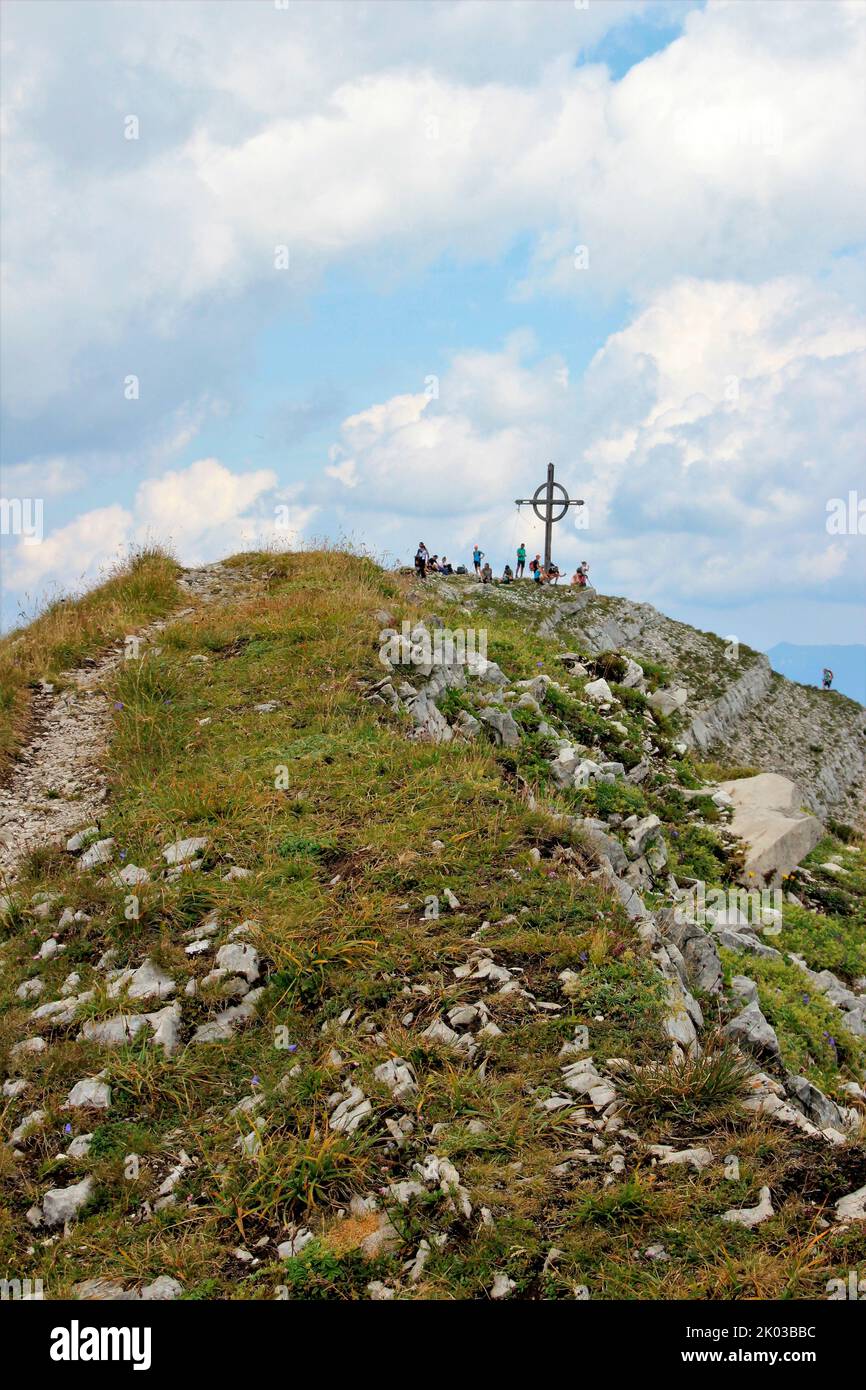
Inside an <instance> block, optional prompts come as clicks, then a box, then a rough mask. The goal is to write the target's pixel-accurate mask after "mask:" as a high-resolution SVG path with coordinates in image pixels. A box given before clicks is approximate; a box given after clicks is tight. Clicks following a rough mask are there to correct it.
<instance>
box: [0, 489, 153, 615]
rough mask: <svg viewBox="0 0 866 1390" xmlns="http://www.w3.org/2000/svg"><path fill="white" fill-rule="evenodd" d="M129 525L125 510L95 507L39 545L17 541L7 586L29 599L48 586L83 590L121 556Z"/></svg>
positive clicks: (130, 520) (130, 523)
mask: <svg viewBox="0 0 866 1390" xmlns="http://www.w3.org/2000/svg"><path fill="white" fill-rule="evenodd" d="M131 525H132V516H131V514H130V513H129V512H128V511H127V510H126V509H125V508H124V507H120V506H117V505H114V506H110V507H97V508H96V509H94V510H93V511H90V512H85V513H84V514H83V515H81V516H78V517H76V518H75V520H74V521H70V522H69V523H68V524H67V525H66V526H61V527H59V528H58V530H56V531H53V532H51V533H50V534H49V535H47V536H45V537H43V539H42V540H41V541H40V542H39V544H38V545H34V544H25V542H24V541H19V542H18V543H17V544H16V545H15V547H14V549H12V551H11V565H10V567H9V570H8V572H7V583H8V584H9V585H10V587H12V588H15V589H18V590H21V591H24V592H26V593H28V594H31V595H32V594H33V592H34V591H35V590H37V589H43V588H45V587H46V586H48V585H58V586H59V587H61V588H64V589H65V588H69V587H72V588H75V589H79V588H86V587H87V586H88V585H90V584H92V583H93V582H94V580H96V579H97V578H98V576H99V574H100V572H101V571H102V570H104V569H105V568H106V567H107V566H109V565H111V564H112V563H113V562H114V561H116V560H117V559H119V558H120V557H121V556H122V555H123V553H124V550H125V547H126V546H127V544H128V540H129V535H130V527H131Z"/></svg>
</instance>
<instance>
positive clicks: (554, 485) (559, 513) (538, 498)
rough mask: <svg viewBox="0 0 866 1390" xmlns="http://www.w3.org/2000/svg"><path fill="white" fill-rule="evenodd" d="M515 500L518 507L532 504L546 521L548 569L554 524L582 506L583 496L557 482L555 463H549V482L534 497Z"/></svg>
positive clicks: (545, 537)
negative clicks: (572, 496)
mask: <svg viewBox="0 0 866 1390" xmlns="http://www.w3.org/2000/svg"><path fill="white" fill-rule="evenodd" d="M514 500H515V502H516V504H517V507H518V508H520V507H525V506H531V507H532V510H533V511H534V512H535V515H536V516H537V517H538V519H539V521H543V522H544V569H545V571H547V570H549V569H550V567H551V565H552V563H553V559H552V556H551V550H552V540H553V524H554V522H555V521H561V520H562V518H563V517H564V516H565V514H566V512H567V511H568V509H569V507H582V506H583V498H571V497H569V495H568V493H567V492H566V490H565V488H564V487H563V486H562V483H558V482H556V480H555V478H554V472H553V464H552V463H549V464H548V465H547V482H546V483H542V484H541V486H540V487H537V488H536V489H535V492H534V493H533V495H532V497H516V498H515V499H514ZM530 568H531V566H530Z"/></svg>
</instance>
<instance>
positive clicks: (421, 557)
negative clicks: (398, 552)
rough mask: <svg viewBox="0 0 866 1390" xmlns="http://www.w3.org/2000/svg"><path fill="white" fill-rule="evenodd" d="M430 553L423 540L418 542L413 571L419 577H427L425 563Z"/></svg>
mask: <svg viewBox="0 0 866 1390" xmlns="http://www.w3.org/2000/svg"><path fill="white" fill-rule="evenodd" d="M429 559H430V554H429V552H428V550H427V547H426V545H425V544H424V542H423V541H419V542H418V549H417V550H416V551H415V573H416V574H417V575H418V578H419V579H426V578H427V564H428V561H429Z"/></svg>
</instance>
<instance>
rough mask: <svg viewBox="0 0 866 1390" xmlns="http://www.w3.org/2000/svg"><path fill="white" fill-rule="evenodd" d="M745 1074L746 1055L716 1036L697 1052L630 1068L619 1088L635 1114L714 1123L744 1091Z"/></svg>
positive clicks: (729, 1111) (648, 1118)
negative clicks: (656, 1063) (698, 1053)
mask: <svg viewBox="0 0 866 1390" xmlns="http://www.w3.org/2000/svg"><path fill="white" fill-rule="evenodd" d="M749 1075H750V1071H749V1067H748V1065H747V1063H746V1062H745V1061H744V1059H743V1058H742V1057H741V1056H740V1055H739V1054H738V1053H736V1052H734V1050H733V1049H732V1048H730V1047H728V1046H726V1045H725V1044H724V1043H721V1042H719V1041H716V1042H715V1044H713V1043H712V1042H711V1043H709V1044H707V1045H706V1046H705V1050H704V1051H703V1052H702V1054H701V1055H700V1056H699V1057H691V1056H687V1057H685V1058H683V1060H682V1061H678V1060H676V1059H674V1058H672V1059H670V1060H668V1061H666V1062H664V1063H662V1064H660V1065H651V1066H648V1067H643V1068H641V1069H640V1070H638V1071H634V1072H629V1073H628V1075H626V1076H625V1078H624V1079H623V1081H622V1093H623V1096H624V1097H625V1100H626V1104H627V1108H628V1110H629V1112H630V1113H631V1115H633V1116H634V1117H635V1118H636V1119H641V1120H644V1121H656V1122H658V1121H669V1120H672V1121H685V1122H686V1123H687V1124H691V1125H694V1124H696V1123H697V1122H699V1121H700V1122H701V1123H702V1124H705V1125H710V1124H718V1123H720V1122H722V1121H723V1120H724V1119H725V1118H727V1117H728V1116H730V1115H731V1114H732V1113H733V1111H734V1109H735V1107H736V1106H737V1104H738V1103H739V1102H740V1101H741V1100H743V1099H744V1098H745V1097H746V1095H747V1094H748V1080H749Z"/></svg>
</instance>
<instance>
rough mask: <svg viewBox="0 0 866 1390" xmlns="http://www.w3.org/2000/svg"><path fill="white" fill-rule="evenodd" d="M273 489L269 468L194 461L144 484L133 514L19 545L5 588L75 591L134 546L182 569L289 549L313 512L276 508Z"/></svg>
mask: <svg viewBox="0 0 866 1390" xmlns="http://www.w3.org/2000/svg"><path fill="white" fill-rule="evenodd" d="M276 482H277V477H276V474H275V473H274V472H272V471H271V470H269V469H260V470H258V471H256V472H252V473H233V472H232V471H231V469H229V468H227V467H226V466H225V465H224V464H222V463H220V462H219V460H218V459H213V458H208V459H198V460H197V461H196V462H195V463H193V464H191V465H190V466H189V467H188V468H185V469H177V470H172V471H169V472H167V473H164V474H163V475H162V476H161V477H158V478H150V479H147V480H146V481H145V482H143V483H142V484H141V486H140V487H139V489H138V491H137V493H136V497H135V502H134V504H133V507H132V509H131V510H128V509H126V508H125V507H121V506H117V505H114V506H108V507H98V508H95V509H94V510H92V511H88V512H84V513H82V515H80V516H78V517H76V518H75V519H74V520H73V521H70V522H69V523H68V524H67V525H65V526H61V527H59V528H57V529H55V530H54V531H51V532H49V533H48V534H47V535H46V536H45V537H44V538H43V539H42V541H41V542H40V543H39V544H33V543H28V544H25V543H24V541H18V542H17V543H16V544H14V545H13V546H11V547H10V549H9V552H8V561H9V568H8V573H7V576H6V582H7V584H8V585H9V587H10V588H13V589H16V590H21V591H27V592H32V591H34V590H36V589H44V588H45V587H47V586H56V587H59V588H61V589H69V588H71V589H74V590H78V589H80V588H82V587H86V586H87V585H89V584H92V583H93V582H94V581H95V580H96V579H98V578H99V577H100V576H101V575H102V574H103V573H104V572H105V570H106V568H107V567H108V566H110V565H111V564H112V563H114V562H115V561H116V560H118V559H121V558H123V556H124V555H126V554H127V553H128V552H129V549H130V547H133V546H136V545H140V544H161V545H167V546H170V547H171V548H172V549H173V551H174V553H175V554H176V555H177V557H178V559H179V560H180V561H181V562H182V563H183V564H187V565H193V564H200V563H203V562H206V561H210V560H219V559H222V558H223V557H224V556H225V555H228V554H231V553H232V552H233V551H237V550H243V549H250V548H253V547H257V546H267V545H275V546H277V547H280V546H282V547H286V546H291V545H295V544H297V543H298V541H299V540H300V539H301V537H302V535H303V533H304V531H305V530H306V528H307V527H308V526H309V524H310V522H311V520H312V518H313V516H314V514H315V508H314V507H311V506H309V505H304V504H303V503H300V502H293V503H292V504H291V505H288V504H286V503H285V502H281V500H280V499H279V498H278V496H277V494H276V493H275V491H274V489H275V487H276Z"/></svg>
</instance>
